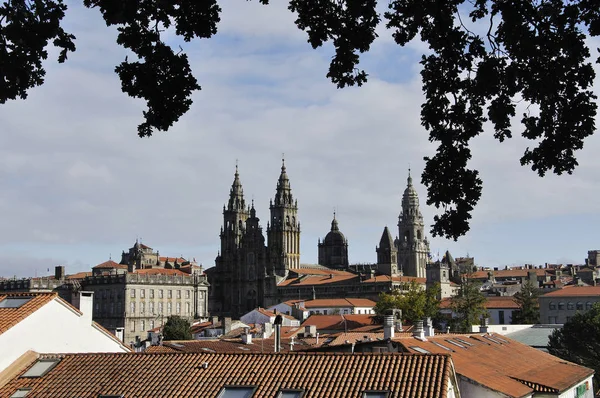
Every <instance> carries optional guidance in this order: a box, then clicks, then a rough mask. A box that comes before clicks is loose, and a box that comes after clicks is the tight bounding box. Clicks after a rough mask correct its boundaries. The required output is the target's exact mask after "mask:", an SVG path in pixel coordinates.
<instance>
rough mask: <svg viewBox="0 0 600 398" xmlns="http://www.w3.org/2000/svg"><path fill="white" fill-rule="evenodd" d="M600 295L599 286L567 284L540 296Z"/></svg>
mask: <svg viewBox="0 0 600 398" xmlns="http://www.w3.org/2000/svg"><path fill="white" fill-rule="evenodd" d="M570 296H600V286H567V287H564V288H562V289H559V290H555V291H553V292H550V293H546V294H544V295H543V296H541V297H570Z"/></svg>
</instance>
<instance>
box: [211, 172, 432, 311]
mask: <svg viewBox="0 0 600 398" xmlns="http://www.w3.org/2000/svg"><path fill="white" fill-rule="evenodd" d="M399 220H400V221H399V223H398V228H399V233H400V236H401V239H398V238H396V239H395V240H394V239H393V238H392V235H391V232H390V231H389V229H388V228H387V227H386V228H385V229H384V232H383V235H382V237H381V240H380V242H379V246H378V247H377V249H376V250H377V264H360V265H356V264H350V263H349V261H348V240H347V239H346V237H345V236H344V234H343V233H342V232H341V231H340V228H339V224H338V220H337V218H336V216H335V214H334V217H333V220H332V222H331V229H330V231H329V232H328V233H327V235H326V236H325V238H324V239H323V241H320V240H319V242H318V251H319V264H318V265H314V264H301V263H300V223H299V220H298V202H297V201H296V200H295V199H294V197H293V195H292V190H291V186H290V180H289V177H288V175H287V171H286V167H285V164H282V166H281V173H280V175H279V179H278V181H277V187H276V190H275V198H274V199H273V200H271V203H270V220H269V222H268V223H267V240H266V242H265V237H264V234H263V230H262V228H261V226H260V223H259V221H260V220H259V219H258V217H257V216H256V210H255V208H254V202H252V204H251V205H250V206H248V205H247V204H246V202H245V199H244V191H243V188H242V183H241V180H240V174H239V170H238V168H237V166H236V169H235V174H234V179H233V183H232V185H231V189H230V191H229V199H228V201H227V203H226V205H224V206H223V226H222V227H221V233H220V238H221V250H220V252H219V253H218V255H217V258H216V259H215V265H216V266H215V267H214V268H210V269H208V270H207V271H206V274H207V276H208V280H209V282H210V286H211V287H210V290H209V291H210V293H209V294H210V296H209V310H210V313H211V315H228V316H234V317H236V316H240V315H242V314H244V313H247V312H249V311H251V310H253V309H254V308H256V307H258V306H262V307H267V306H270V305H274V304H277V303H279V302H282V301H285V300H290V299H299V298H305V299H308V298H315V297H319V298H330V297H365V298H371V299H377V296H378V294H379V293H381V292H386V291H390V290H392V289H395V288H400V287H401V286H402V285H403V284H404V283H406V282H409V281H410V280H412V279H416V280H417V281H418V282H419V283H422V284H423V285H425V277H426V264H427V261H428V259H429V242H428V241H427V238H425V235H424V223H423V216H422V215H421V211H420V209H419V198H418V196H417V192H416V190H415V189H414V187H413V185H412V178H411V177H410V173H409V177H408V184H407V188H406V189H405V191H404V195H403V197H402V213H401V214H400V217H399Z"/></svg>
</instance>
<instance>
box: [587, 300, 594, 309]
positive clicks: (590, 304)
mask: <svg viewBox="0 0 600 398" xmlns="http://www.w3.org/2000/svg"><path fill="white" fill-rule="evenodd" d="M592 305H593V304H592V302H591V301H588V302H587V303H585V309H586V310H591V309H592Z"/></svg>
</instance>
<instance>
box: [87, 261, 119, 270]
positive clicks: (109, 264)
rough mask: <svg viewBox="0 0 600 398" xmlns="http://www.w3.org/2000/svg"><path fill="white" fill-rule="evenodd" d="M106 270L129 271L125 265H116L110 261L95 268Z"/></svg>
mask: <svg viewBox="0 0 600 398" xmlns="http://www.w3.org/2000/svg"><path fill="white" fill-rule="evenodd" d="M104 268H106V269H113V268H117V269H127V266H126V265H123V264H119V263H116V262H114V261H112V260H108V261H105V262H103V263H101V264H98V265H96V266H95V267H93V269H104Z"/></svg>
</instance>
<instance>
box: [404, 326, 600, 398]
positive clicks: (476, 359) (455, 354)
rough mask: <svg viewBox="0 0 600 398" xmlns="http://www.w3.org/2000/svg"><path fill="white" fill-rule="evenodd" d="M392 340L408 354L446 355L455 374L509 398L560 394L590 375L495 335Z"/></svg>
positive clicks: (582, 368)
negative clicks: (448, 356) (450, 356)
mask: <svg viewBox="0 0 600 398" xmlns="http://www.w3.org/2000/svg"><path fill="white" fill-rule="evenodd" d="M394 340H395V341H397V342H399V343H400V344H402V346H404V348H405V349H406V350H407V351H408V352H418V350H415V349H414V348H413V347H419V348H421V349H424V350H426V351H428V352H430V353H450V355H452V361H453V362H454V366H455V369H456V373H457V374H459V375H463V376H464V377H467V378H468V379H471V380H473V381H475V382H476V383H479V384H481V385H483V386H486V387H487V388H490V389H492V390H495V391H499V392H501V393H503V394H505V395H507V396H509V397H522V396H525V395H527V394H530V393H531V392H533V391H534V390H535V391H555V392H562V391H564V390H566V389H568V388H570V387H571V386H572V385H573V384H574V383H576V382H580V381H582V380H584V379H585V378H586V377H588V376H590V375H591V374H592V373H593V370H591V369H588V368H584V367H582V366H579V365H575V364H573V363H570V362H566V361H564V360H562V359H560V358H557V357H555V356H552V355H550V354H547V353H545V352H542V351H539V350H537V349H535V348H531V347H529V346H527V345H524V344H521V343H519V342H517V341H515V340H512V339H510V338H507V337H506V336H500V335H498V334H495V333H491V334H470V335H444V334H441V335H437V336H435V337H428V338H427V341H421V340H418V339H416V338H413V337H400V338H395V339H394ZM464 342H467V343H468V344H466V343H464ZM434 343H437V344H441V345H442V346H444V347H446V348H443V347H440V346H438V345H436V344H434ZM461 346H462V347H461ZM448 349H449V350H450V351H449V350H448ZM517 379H518V380H523V381H524V382H521V381H518V380H517ZM525 382H526V383H528V384H529V386H528V385H526V384H525Z"/></svg>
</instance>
